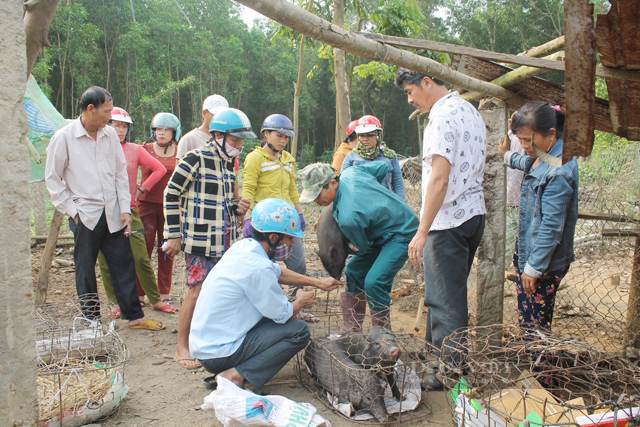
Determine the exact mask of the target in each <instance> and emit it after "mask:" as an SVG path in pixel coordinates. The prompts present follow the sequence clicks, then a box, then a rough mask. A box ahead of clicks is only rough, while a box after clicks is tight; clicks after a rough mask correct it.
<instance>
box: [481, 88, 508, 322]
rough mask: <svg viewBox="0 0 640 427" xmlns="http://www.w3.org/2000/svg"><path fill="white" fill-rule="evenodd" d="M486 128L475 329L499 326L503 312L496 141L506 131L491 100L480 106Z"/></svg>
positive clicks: (501, 195) (501, 186)
mask: <svg viewBox="0 0 640 427" xmlns="http://www.w3.org/2000/svg"><path fill="white" fill-rule="evenodd" d="M478 111H480V115H481V116H482V118H483V120H484V123H485V125H486V126H487V161H486V165H485V170H484V183H483V190H484V195H485V203H486V206H487V217H486V225H485V229H484V235H483V236H482V242H481V243H480V248H479V250H478V295H477V300H478V314H477V318H476V322H477V323H476V324H477V325H478V326H485V325H493V324H502V322H503V321H502V316H503V309H504V280H505V279H504V250H505V249H504V248H505V238H506V229H505V226H506V205H507V203H506V200H507V184H506V179H507V178H506V169H505V165H504V161H503V159H502V157H501V156H500V151H499V145H500V143H499V140H500V138H504V135H505V133H506V131H507V110H506V107H505V104H504V102H502V101H500V100H499V99H496V98H490V99H488V100H485V101H483V102H482V103H481V104H480V108H479V110H478Z"/></svg>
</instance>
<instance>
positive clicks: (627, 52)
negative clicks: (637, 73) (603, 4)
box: [611, 0, 640, 114]
mask: <svg viewBox="0 0 640 427" xmlns="http://www.w3.org/2000/svg"><path fill="white" fill-rule="evenodd" d="M615 8H617V10H618V15H619V16H620V34H622V40H621V41H622V46H623V55H624V64H625V68H626V69H627V70H640V2H639V1H637V0H635V1H632V0H626V1H615V2H612V5H611V9H615ZM636 114H637V112H636Z"/></svg>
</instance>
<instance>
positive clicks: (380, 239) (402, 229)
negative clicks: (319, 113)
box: [333, 162, 420, 253]
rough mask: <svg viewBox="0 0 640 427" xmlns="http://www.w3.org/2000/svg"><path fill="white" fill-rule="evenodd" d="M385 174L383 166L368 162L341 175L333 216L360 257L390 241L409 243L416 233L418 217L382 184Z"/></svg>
mask: <svg viewBox="0 0 640 427" xmlns="http://www.w3.org/2000/svg"><path fill="white" fill-rule="evenodd" d="M388 170H389V166H387V164H386V163H384V162H370V163H367V164H365V165H361V166H352V167H350V168H348V169H347V170H345V171H343V172H342V174H340V181H339V184H338V190H337V191H336V198H335V200H334V201H333V216H334V218H335V219H336V221H337V222H338V225H339V226H340V230H342V232H343V233H344V235H345V237H346V238H347V239H349V241H350V242H351V243H353V244H354V245H355V246H356V247H357V248H358V249H359V250H360V251H361V252H360V253H363V252H366V250H367V248H368V247H369V246H370V245H375V246H381V245H384V244H385V243H386V242H388V241H389V240H396V241H400V242H410V241H411V239H413V236H414V235H415V234H416V231H418V225H419V224H420V220H419V219H418V216H417V215H416V214H415V213H414V212H413V210H411V208H410V207H409V206H408V205H407V204H406V203H405V201H404V200H402V198H401V197H399V196H398V195H397V194H395V193H393V192H391V191H389V190H387V189H386V188H384V187H383V186H382V184H381V182H382V181H383V180H384V178H385V176H387V171H388Z"/></svg>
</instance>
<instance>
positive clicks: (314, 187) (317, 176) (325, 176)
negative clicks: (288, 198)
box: [300, 163, 336, 203]
mask: <svg viewBox="0 0 640 427" xmlns="http://www.w3.org/2000/svg"><path fill="white" fill-rule="evenodd" d="M335 177H336V171H335V169H333V168H332V167H331V165H328V164H326V163H314V164H311V165H309V166H307V167H305V168H304V169H302V170H301V171H300V178H301V179H302V187H303V188H304V189H303V190H302V194H300V202H302V203H309V202H313V201H314V200H315V199H317V198H318V196H319V195H320V192H321V191H322V187H324V186H325V185H327V184H328V183H329V182H331V180H332V179H333V178H335Z"/></svg>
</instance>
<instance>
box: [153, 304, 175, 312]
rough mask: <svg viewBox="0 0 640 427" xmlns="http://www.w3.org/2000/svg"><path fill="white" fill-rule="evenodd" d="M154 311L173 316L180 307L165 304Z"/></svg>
mask: <svg viewBox="0 0 640 427" xmlns="http://www.w3.org/2000/svg"><path fill="white" fill-rule="evenodd" d="M153 309H154V310H155V311H162V312H163V313H169V314H173V313H175V312H176V311H178V307H176V306H174V305H171V304H169V303H168V302H167V303H165V304H164V305H163V306H162V307H153Z"/></svg>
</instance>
